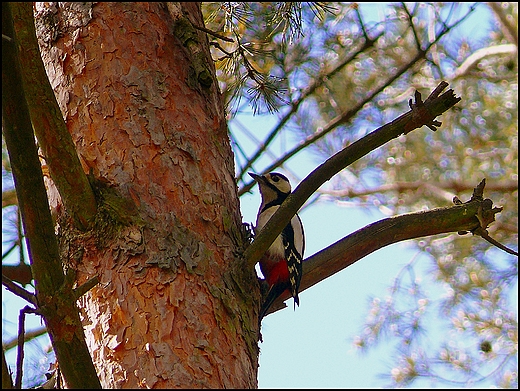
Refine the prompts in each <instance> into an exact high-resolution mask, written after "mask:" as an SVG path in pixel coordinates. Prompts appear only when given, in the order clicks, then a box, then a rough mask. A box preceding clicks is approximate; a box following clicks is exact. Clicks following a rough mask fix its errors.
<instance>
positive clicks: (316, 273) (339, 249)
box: [268, 199, 496, 313]
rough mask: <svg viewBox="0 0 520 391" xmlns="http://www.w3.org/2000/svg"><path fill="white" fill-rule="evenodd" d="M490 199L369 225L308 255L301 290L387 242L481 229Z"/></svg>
mask: <svg viewBox="0 0 520 391" xmlns="http://www.w3.org/2000/svg"><path fill="white" fill-rule="evenodd" d="M489 201H490V200H486V201H484V200H482V199H472V200H471V201H470V202H468V203H465V204H460V205H455V206H451V207H447V208H438V209H433V210H430V211H421V212H416V213H408V214H404V215H400V216H395V217H390V218H386V219H383V220H380V221H377V222H375V223H372V224H369V225H367V226H366V227H363V228H361V229H359V230H357V231H356V232H354V233H352V234H350V235H348V236H346V237H345V238H343V239H341V240H339V241H337V242H336V243H334V244H332V245H330V246H329V247H327V248H325V249H323V250H321V251H320V252H318V253H316V254H314V255H313V256H311V257H309V258H307V259H306V260H305V261H304V262H303V277H302V281H301V285H300V292H302V291H304V290H305V289H307V288H310V287H311V286H313V285H315V284H317V283H318V282H320V281H322V280H324V279H326V278H327V277H330V276H332V275H333V274H335V273H337V272H339V271H341V270H343V269H345V268H346V267H348V266H350V265H352V264H353V263H355V262H357V261H359V260H360V259H362V258H363V257H365V256H366V255H368V254H370V253H372V252H374V251H376V250H379V249H380V248H383V247H385V246H388V245H389V244H392V243H397V242H401V241H403V240H409V239H416V238H420V237H425V236H432V235H438V234H443V233H450V232H464V231H474V230H475V229H478V228H481V222H480V221H479V219H478V217H477V216H478V214H479V210H480V209H482V207H484V208H486V209H487V210H489V211H493V212H495V213H496V210H493V209H491V208H490V203H489ZM491 204H492V203H491ZM289 297H290V296H289V295H282V296H280V297H279V298H278V299H277V300H276V301H275V302H274V303H273V305H272V307H271V310H270V311H269V312H268V313H272V312H275V311H277V310H279V309H282V308H284V307H285V305H284V303H283V301H284V300H287V299H288V298H289Z"/></svg>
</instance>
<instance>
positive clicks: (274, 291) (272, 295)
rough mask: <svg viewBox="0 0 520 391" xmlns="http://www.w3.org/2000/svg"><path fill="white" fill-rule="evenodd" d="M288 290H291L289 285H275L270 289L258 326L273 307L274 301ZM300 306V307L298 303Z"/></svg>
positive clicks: (261, 309) (296, 301) (261, 310)
mask: <svg viewBox="0 0 520 391" xmlns="http://www.w3.org/2000/svg"><path fill="white" fill-rule="evenodd" d="M287 288H289V284H274V285H273V286H271V288H269V291H268V292H267V297H266V298H265V300H264V303H263V304H262V308H260V314H259V316H258V324H259V325H260V323H261V322H262V319H263V318H264V316H265V315H266V314H267V311H268V310H269V308H270V307H271V305H272V304H273V303H274V301H275V300H276V299H277V298H278V296H280V295H281V294H282V293H283V292H284V291H285V290H286V289H287ZM297 299H298V297H296V298H295V303H298V300H297ZM298 305H300V304H299V303H298Z"/></svg>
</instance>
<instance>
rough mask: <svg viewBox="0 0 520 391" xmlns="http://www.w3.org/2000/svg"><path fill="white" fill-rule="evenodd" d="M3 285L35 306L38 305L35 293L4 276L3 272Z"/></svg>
mask: <svg viewBox="0 0 520 391" xmlns="http://www.w3.org/2000/svg"><path fill="white" fill-rule="evenodd" d="M2 285H3V286H5V287H6V289H7V290H9V291H11V292H12V293H14V294H15V295H16V296H18V297H21V298H22V299H25V300H26V301H28V302H29V303H30V304H32V305H35V306H36V305H37V301H36V296H35V295H34V294H33V293H31V292H29V291H27V290H25V289H23V288H22V287H20V286H18V285H17V284H15V283H14V282H13V281H12V280H11V279H10V278H8V277H6V276H4V275H3V274H2Z"/></svg>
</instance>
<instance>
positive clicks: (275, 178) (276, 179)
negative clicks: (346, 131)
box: [271, 175, 280, 182]
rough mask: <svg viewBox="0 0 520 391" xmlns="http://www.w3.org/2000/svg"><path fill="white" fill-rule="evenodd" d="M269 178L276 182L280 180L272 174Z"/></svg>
mask: <svg viewBox="0 0 520 391" xmlns="http://www.w3.org/2000/svg"><path fill="white" fill-rule="evenodd" d="M271 179H272V180H273V182H278V181H279V180H280V178H279V177H278V176H276V175H272V176H271Z"/></svg>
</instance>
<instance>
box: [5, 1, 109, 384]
mask: <svg viewBox="0 0 520 391" xmlns="http://www.w3.org/2000/svg"><path fill="white" fill-rule="evenodd" d="M2 34H4V35H6V36H8V37H14V36H15V35H14V28H13V23H12V16H11V4H10V3H6V2H4V3H2ZM14 42H16V38H15V39H14ZM14 42H13V41H10V42H2V125H3V126H2V127H3V131H4V138H5V142H6V145H7V150H8V152H9V160H10V162H11V167H12V170H13V178H14V183H15V188H16V194H17V197H18V204H19V208H20V212H21V215H22V221H23V227H24V232H25V239H26V241H27V249H28V251H29V256H30V259H31V267H32V272H33V277H34V280H35V282H36V296H37V301H38V308H37V309H38V312H39V313H41V314H42V315H43V316H44V319H45V323H46V326H47V329H48V330H49V335H50V338H51V341H52V345H53V348H54V351H55V352H56V356H57V357H58V361H59V363H60V368H61V370H62V373H63V376H64V377H65V379H66V381H67V384H68V385H69V386H70V387H72V388H100V387H101V385H100V383H99V379H98V378H97V374H96V371H95V369H94V366H93V364H92V360H91V358H90V354H89V352H88V349H87V345H86V343H85V339H84V335H83V328H82V325H81V322H80V319H79V314H78V309H77V307H76V305H75V298H74V295H73V293H72V287H71V286H68V285H64V282H65V276H64V274H63V269H62V265H61V261H60V257H59V252H58V243H57V240H56V236H55V234H54V225H53V222H52V218H51V213H50V210H49V202H48V199H47V194H46V191H45V186H44V184H43V174H42V169H41V165H40V160H39V158H38V153H37V152H38V151H37V149H36V144H35V140H34V134H33V131H32V125H31V122H30V120H29V111H28V107H27V102H26V100H25V95H24V90H23V89H22V88H20V81H21V75H20V72H21V71H20V63H19V60H18V57H17V51H18V46H17V45H15V43H14Z"/></svg>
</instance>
